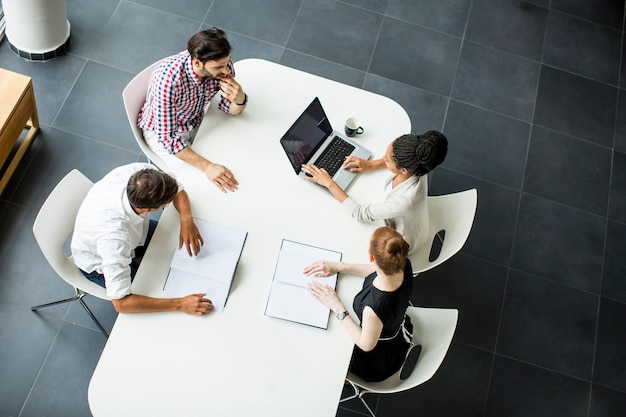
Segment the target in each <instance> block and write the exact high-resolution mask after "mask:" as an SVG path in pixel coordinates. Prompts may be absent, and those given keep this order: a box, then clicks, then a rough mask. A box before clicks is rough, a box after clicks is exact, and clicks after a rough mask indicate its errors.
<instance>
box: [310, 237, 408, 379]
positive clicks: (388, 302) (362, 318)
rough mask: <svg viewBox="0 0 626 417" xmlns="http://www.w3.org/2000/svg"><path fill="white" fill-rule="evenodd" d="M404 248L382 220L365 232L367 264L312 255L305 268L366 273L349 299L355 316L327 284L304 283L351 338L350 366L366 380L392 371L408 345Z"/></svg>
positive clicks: (330, 272) (317, 271) (313, 272)
mask: <svg viewBox="0 0 626 417" xmlns="http://www.w3.org/2000/svg"><path fill="white" fill-rule="evenodd" d="M408 250H409V244H408V243H407V242H406V241H405V240H404V239H402V236H400V234H399V233H398V232H397V231H395V230H393V229H392V228H391V227H386V226H384V227H379V228H377V229H376V230H374V233H372V237H371V238H370V245H369V256H370V263H369V264H349V263H345V262H327V261H317V262H314V263H313V264H311V265H309V266H308V267H306V268H305V270H304V273H305V274H306V275H314V276H316V277H328V276H331V275H334V274H336V273H340V272H341V273H349V274H351V275H357V276H361V277H365V278H364V281H363V289H361V291H360V292H359V293H357V294H356V295H355V296H354V301H353V303H352V307H353V309H354V313H355V314H356V316H357V318H358V322H357V321H355V320H353V319H352V317H350V316H349V315H348V312H347V311H346V307H345V306H344V304H343V302H342V301H341V299H340V298H339V296H337V293H336V292H335V291H334V290H333V289H332V288H331V287H330V286H328V285H322V284H320V283H319V282H318V281H312V282H310V283H309V284H308V289H309V292H310V293H311V295H312V296H313V298H315V299H316V300H318V301H319V302H320V303H322V304H324V305H325V306H326V307H328V308H329V309H331V310H332V311H333V312H334V313H335V314H336V315H337V318H338V319H339V320H341V323H342V324H343V326H344V327H345V329H346V331H347V332H348V334H349V335H350V337H351V338H352V340H353V341H354V344H355V346H354V350H353V352H352V359H351V361H350V371H351V372H352V373H354V374H356V375H359V376H360V377H361V378H363V379H365V380H366V381H382V380H383V379H386V378H388V377H390V376H391V375H393V374H394V373H396V372H397V371H398V370H399V369H400V367H401V366H402V363H403V362H404V358H405V356H406V353H407V350H408V348H409V343H410V340H411V333H412V331H413V326H412V325H411V321H410V319H409V318H408V317H406V318H405V312H406V309H407V307H408V306H409V299H410V296H411V291H412V290H413V268H412V267H411V261H409V260H408V258H407V253H408ZM359 323H360V324H359Z"/></svg>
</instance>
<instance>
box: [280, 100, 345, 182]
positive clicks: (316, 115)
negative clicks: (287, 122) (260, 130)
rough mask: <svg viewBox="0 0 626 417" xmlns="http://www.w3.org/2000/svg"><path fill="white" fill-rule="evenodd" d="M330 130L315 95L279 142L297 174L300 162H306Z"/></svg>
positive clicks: (300, 165)
mask: <svg viewBox="0 0 626 417" xmlns="http://www.w3.org/2000/svg"><path fill="white" fill-rule="evenodd" d="M332 131H333V129H332V127H331V126H330V122H329V121H328V119H327V118H326V114H325V113H324V109H323V108H322V104H321V103H320V101H319V99H318V98H317V97H315V99H314V100H313V101H312V102H311V104H309V107H307V108H306V110H305V111H304V112H303V113H302V114H301V115H300V117H298V120H296V121H295V123H294V124H293V125H292V126H291V127H290V128H289V130H287V132H286V133H285V134H284V135H283V137H282V138H281V139H280V144H281V145H282V147H283V149H284V150H285V152H286V153H287V156H288V157H289V161H290V162H291V165H292V166H293V169H294V170H295V171H296V173H297V174H299V173H300V170H301V168H302V164H305V163H308V161H309V159H310V158H311V156H313V154H314V153H315V152H316V151H317V150H318V149H319V147H320V146H322V144H323V143H324V139H326V137H328V135H330V133H332Z"/></svg>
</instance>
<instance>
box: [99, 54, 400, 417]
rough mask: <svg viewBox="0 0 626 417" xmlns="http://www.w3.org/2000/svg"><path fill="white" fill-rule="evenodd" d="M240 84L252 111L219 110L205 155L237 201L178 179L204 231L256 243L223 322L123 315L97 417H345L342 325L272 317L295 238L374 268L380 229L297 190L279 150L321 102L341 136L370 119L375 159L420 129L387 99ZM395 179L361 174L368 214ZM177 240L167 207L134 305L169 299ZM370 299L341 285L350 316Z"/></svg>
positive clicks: (313, 85) (244, 71)
mask: <svg viewBox="0 0 626 417" xmlns="http://www.w3.org/2000/svg"><path fill="white" fill-rule="evenodd" d="M235 70H236V75H237V76H236V79H237V81H238V82H239V83H240V84H241V85H242V86H243V88H244V90H245V91H246V92H247V94H248V96H249V104H248V106H247V108H246V109H245V111H244V112H243V113H242V114H240V115H238V116H235V117H231V116H227V115H225V114H223V113H222V112H221V111H219V110H218V109H217V106H214V105H211V106H210V108H209V110H208V112H207V114H206V116H205V119H204V122H203V124H202V126H201V127H200V130H199V132H198V135H197V137H196V141H195V143H194V145H193V148H194V150H195V151H197V152H198V153H200V154H202V155H204V156H206V157H207V158H209V159H210V160H212V161H215V162H218V163H220V164H223V165H225V166H227V167H228V168H230V169H231V170H232V172H233V173H234V175H235V177H236V178H237V180H238V181H239V190H237V191H236V192H234V193H227V194H226V193H222V192H220V191H219V190H218V189H217V187H215V186H214V185H213V184H212V183H210V182H209V181H208V180H207V179H206V177H204V175H203V174H202V173H201V172H200V171H198V170H195V169H194V168H192V167H188V168H187V167H186V168H185V169H183V170H181V171H180V172H177V173H176V175H177V178H178V179H179V180H180V181H181V182H182V183H183V184H184V186H185V189H186V190H187V192H188V194H189V196H190V200H191V203H192V210H193V214H194V216H195V217H198V218H203V219H206V220H209V221H213V222H216V223H220V224H224V225H229V226H232V227H235V228H238V229H241V230H245V231H247V232H248V237H247V240H246V243H245V246H244V249H243V252H242V254H241V259H240V261H239V265H238V267H237V271H236V274H235V277H234V280H233V285H232V288H231V292H230V295H229V298H228V301H227V303H226V306H225V308H224V311H223V313H221V314H210V315H206V316H202V317H197V316H191V315H187V314H183V313H151V314H120V315H119V317H118V318H117V321H116V323H115V325H114V327H113V330H112V331H111V335H110V337H109V339H108V342H107V344H106V346H105V348H104V351H103V352H102V356H101V357H100V361H99V362H98V365H97V367H96V369H95V371H94V374H93V376H92V379H91V382H90V385H89V405H90V408H91V411H92V413H93V415H94V416H95V417H122V416H129V417H130V416H132V417H138V416H150V417H157V416H168V417H172V416H185V417H190V416H219V417H221V416H229V417H232V416H245V417H249V416H272V417H278V416H311V417H326V416H327V417H332V416H334V415H335V413H336V410H337V406H338V401H339V399H340V395H341V392H342V388H343V383H344V378H345V375H346V372H347V368H348V364H349V360H350V356H351V352H352V347H353V343H352V341H351V340H350V338H349V336H348V335H347V333H346V332H345V330H344V329H343V328H342V325H341V323H339V322H338V321H337V320H336V319H335V318H334V317H332V316H331V318H330V322H329V326H328V329H327V330H322V329H318V328H314V327H310V326H305V325H302V324H296V323H292V322H288V321H284V320H280V319H275V318H271V317H267V316H265V315H264V311H265V305H266V301H267V297H268V294H269V290H270V286H271V283H272V277H273V272H274V268H275V265H276V260H277V256H278V251H279V248H280V244H281V241H282V239H283V238H284V239H291V240H295V241H299V242H303V243H308V244H311V245H316V246H319V247H323V248H327V249H332V250H336V251H340V252H342V253H343V260H344V261H347V262H368V257H367V246H368V240H369V236H370V234H371V232H372V231H373V229H374V228H375V227H376V226H379V225H380V224H359V223H358V222H356V221H355V220H353V219H352V218H351V217H350V216H349V215H348V214H346V213H344V211H343V209H342V208H341V207H340V205H339V203H338V202H337V201H336V200H335V199H334V198H333V197H332V196H331V195H330V194H329V193H327V192H326V191H325V190H324V189H322V188H321V187H319V186H317V185H315V184H312V183H309V182H308V181H304V180H302V179H301V178H299V177H297V176H296V175H295V172H294V171H293V170H292V168H291V165H290V164H289V161H288V159H287V157H286V155H285V154H284V153H283V151H282V148H281V146H280V143H279V139H280V137H281V136H282V134H283V133H284V132H285V131H286V130H287V128H288V127H289V126H290V125H291V124H292V123H293V121H294V120H295V119H296V118H297V116H298V115H299V114H300V113H301V112H302V111H303V110H304V108H305V107H306V106H307V105H308V104H309V103H310V102H311V100H312V99H313V98H314V97H315V96H318V97H319V98H320V100H321V102H322V105H323V106H324V108H325V110H326V113H327V115H328V117H329V119H330V122H331V123H332V125H333V126H334V127H335V129H337V130H339V129H343V124H344V121H345V120H346V119H347V118H348V117H356V118H358V119H359V121H360V123H361V124H362V126H363V127H364V128H365V133H364V134H362V135H359V136H357V138H358V139H357V140H358V141H360V142H362V143H363V144H364V145H365V146H366V147H367V148H369V149H370V150H371V151H372V153H373V155H374V157H375V158H380V157H381V156H382V155H383V154H384V151H385V149H386V146H387V144H388V143H389V142H390V141H391V140H393V139H394V138H396V137H398V136H400V135H401V134H404V133H409V132H410V128H411V125H410V120H409V117H408V115H407V114H406V112H405V111H404V109H402V107H401V106H400V105H398V104H397V103H396V102H394V101H393V100H391V99H389V98H386V97H383V96H380V95H377V94H373V93H370V92H367V91H364V90H360V89H357V88H354V87H350V86H347V85H344V84H341V83H337V82H334V81H331V80H328V79H325V78H321V77H318V76H315V75H311V74H308V73H305V72H302V71H298V70H294V69H291V68H288V67H284V66H281V65H278V64H275V63H271V62H267V61H263V60H259V59H246V60H243V61H239V62H237V63H236V64H235ZM385 176H386V173H385V172H382V171H379V172H372V173H366V174H362V175H360V176H359V177H357V179H356V180H355V181H354V182H353V183H352V185H351V187H350V188H349V193H350V194H351V195H353V196H354V197H355V198H356V199H357V201H363V202H368V201H377V200H380V199H382V198H383V182H384V178H385ZM178 228H179V223H178V215H177V213H176V211H175V210H173V209H172V208H171V207H168V208H167V209H166V210H165V211H164V213H163V215H162V216H161V219H160V221H159V225H158V227H157V230H156V232H155V235H154V237H153V239H152V242H151V244H150V246H149V249H148V251H147V253H146V255H145V257H144V260H143V262H142V264H141V267H140V269H139V271H138V274H137V276H136V278H135V281H134V283H133V292H134V293H138V294H144V295H148V296H153V297H161V296H162V288H163V285H164V282H165V279H166V277H167V273H168V268H169V264H170V261H171V259H172V256H173V253H174V251H175V249H176V246H177V244H178ZM204 238H205V240H206V239H211V238H212V237H211V236H204ZM361 285H362V280H361V279H359V278H357V277H351V276H343V277H340V279H339V281H338V284H337V292H338V293H339V295H340V297H341V298H342V299H343V300H345V304H346V306H348V307H349V309H350V310H351V305H352V298H353V296H354V294H355V293H356V292H358V290H359V289H360V287H361ZM351 314H353V312H352V310H351ZM353 317H354V316H353Z"/></svg>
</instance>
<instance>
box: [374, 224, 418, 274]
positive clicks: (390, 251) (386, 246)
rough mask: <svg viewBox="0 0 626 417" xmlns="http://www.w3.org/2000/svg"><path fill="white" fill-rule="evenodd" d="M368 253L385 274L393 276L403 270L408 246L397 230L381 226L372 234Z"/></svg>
mask: <svg viewBox="0 0 626 417" xmlns="http://www.w3.org/2000/svg"><path fill="white" fill-rule="evenodd" d="M370 253H371V254H372V256H373V257H374V260H375V261H376V264H377V265H378V267H379V268H380V269H381V270H382V271H383V272H384V273H385V274H387V275H390V274H395V273H397V272H399V271H402V270H403V268H404V264H405V263H406V257H407V254H408V253H409V244H408V243H407V242H406V240H404V239H403V238H402V235H401V234H400V233H398V231H397V230H395V229H393V228H391V227H389V226H383V227H379V228H378V229H376V230H374V233H372V238H371V240H370Z"/></svg>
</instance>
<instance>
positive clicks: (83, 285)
mask: <svg viewBox="0 0 626 417" xmlns="http://www.w3.org/2000/svg"><path fill="white" fill-rule="evenodd" d="M92 186H93V182H91V181H90V180H89V179H88V178H87V177H85V176H84V175H83V174H82V173H81V172H80V171H78V170H76V169H74V170H72V171H71V172H70V173H69V174H67V175H66V176H65V177H64V178H63V179H62V180H61V181H60V182H59V183H58V184H57V186H56V187H54V190H52V192H51V193H50V195H49V196H48V198H47V199H46V201H45V202H44V203H43V206H41V209H40V210H39V214H37V218H36V219H35V223H34V224H33V233H34V234H35V239H36V240H37V244H38V245H39V248H41V251H42V252H43V255H44V256H45V258H46V260H47V261H48V263H49V264H50V266H51V267H52V269H54V271H55V272H56V273H57V274H58V275H59V276H60V277H61V278H63V280H64V281H65V282H67V283H68V284H70V285H71V286H72V287H74V292H75V294H74V296H73V297H70V298H67V299H65V300H59V301H54V302H52V303H47V304H42V305H38V306H35V307H31V310H32V311H35V310H38V309H40V308H44V307H49V306H53V305H57V304H62V303H68V302H72V301H76V300H78V301H79V302H80V304H81V305H82V306H83V308H84V309H85V311H87V313H88V314H89V316H90V317H91V319H92V320H93V321H94V323H96V325H97V326H98V328H99V329H100V331H101V332H102V333H103V334H104V335H105V336H106V337H107V338H108V337H109V334H108V333H107V331H106V330H105V329H104V327H102V325H101V324H100V322H99V321H98V319H97V318H96V316H94V314H93V313H92V312H91V310H90V309H89V307H88V306H87V304H85V301H84V300H83V297H84V296H86V295H93V296H95V297H98V298H101V299H103V300H110V298H109V297H107V295H106V290H105V289H104V288H102V287H101V286H99V285H98V284H95V283H93V282H91V281H89V280H88V279H87V278H85V276H84V275H83V274H82V273H81V272H80V270H79V269H78V268H77V267H76V265H74V262H73V261H72V257H71V256H70V257H69V258H68V257H66V256H65V254H64V253H63V246H64V244H65V242H66V240H67V238H68V236H69V235H70V233H71V232H72V230H73V229H74V222H75V220H76V214H77V213H78V209H79V207H80V205H81V203H82V202H83V200H84V199H85V196H86V195H87V192H89V190H90V189H91V187H92Z"/></svg>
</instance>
